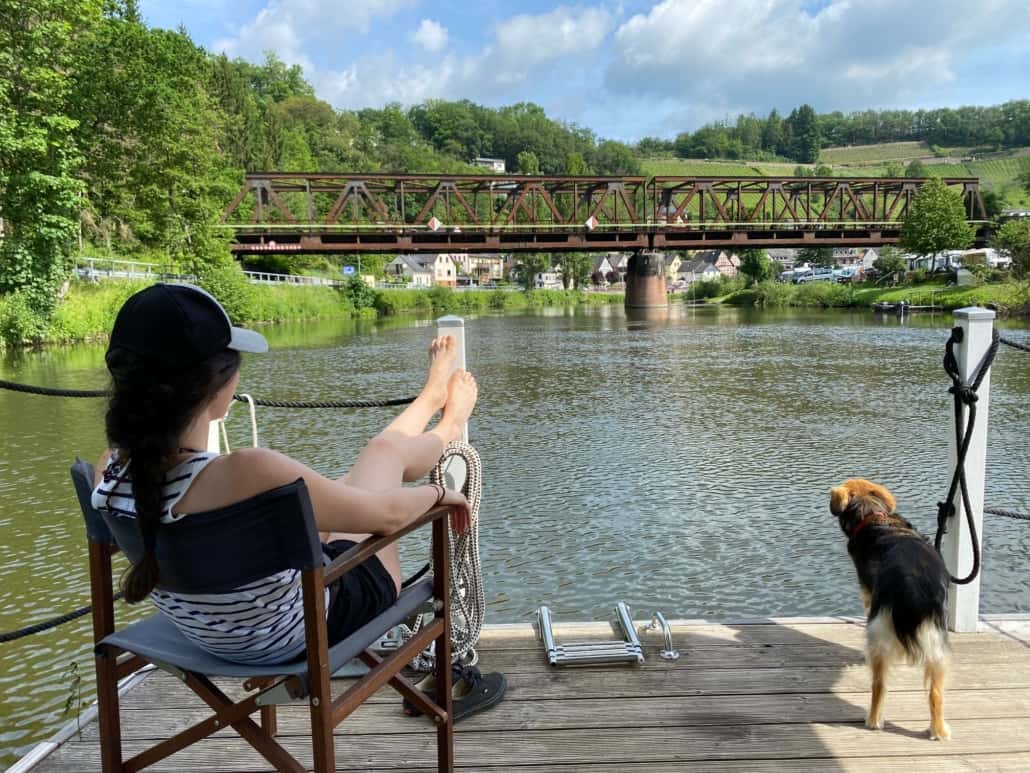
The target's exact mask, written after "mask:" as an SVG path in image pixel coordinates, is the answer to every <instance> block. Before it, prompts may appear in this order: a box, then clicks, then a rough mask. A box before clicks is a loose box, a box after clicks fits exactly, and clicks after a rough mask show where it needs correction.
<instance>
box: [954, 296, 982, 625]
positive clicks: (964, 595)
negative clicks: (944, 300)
mask: <svg viewBox="0 0 1030 773" xmlns="http://www.w3.org/2000/svg"><path fill="white" fill-rule="evenodd" d="M955 324H956V325H957V326H958V327H960V328H962V333H963V335H962V343H960V344H959V345H958V346H957V349H958V351H957V352H956V353H955V357H956V359H957V360H958V370H959V374H960V375H961V377H962V382H963V383H969V382H970V381H971V380H972V378H973V375H974V374H975V373H976V370H977V368H978V367H979V365H980V362H981V360H983V357H984V355H985V354H986V353H987V350H988V349H989V348H990V346H991V339H992V335H993V330H994V312H993V311H991V310H989V309H981V308H976V307H971V308H965V309H958V310H957V311H955ZM978 394H979V399H978V400H977V402H976V426H975V427H974V428H973V437H972V438H971V440H970V442H969V451H968V453H967V454H966V464H965V468H966V482H967V483H968V484H969V504H970V506H971V507H972V508H973V523H974V524H975V525H976V533H977V536H978V537H979V538H980V557H981V561H980V567H981V568H980V574H979V575H977V577H976V579H974V580H973V581H972V582H970V583H967V584H966V585H955V584H954V583H952V585H951V586H950V588H949V591H948V628H950V629H951V630H952V631H959V632H967V633H968V632H975V631H976V624H977V619H978V618H979V615H980V577H981V576H982V575H983V550H984V541H985V540H984V533H983V516H984V513H983V509H984V477H985V468H986V465H987V409H988V406H989V405H990V395H991V374H990V371H988V372H987V374H986V375H985V376H984V379H983V381H982V382H980V389H979V390H978ZM967 416H968V414H967V412H966V409H965V407H963V409H962V427H963V428H964V427H965V425H966V419H967ZM947 425H948V446H949V454H948V458H949V466H948V471H949V476H948V484H949V485H950V483H951V473H952V472H954V470H955V463H956V461H957V458H958V449H957V447H956V445H955V428H954V414H953V412H952V409H951V407H950V406H949V409H948V421H947ZM945 493H947V492H945ZM941 555H942V556H944V562H945V563H946V564H947V565H948V571H950V572H951V574H952V576H954V577H965V576H967V575H968V574H969V571H970V570H971V569H972V568H973V546H972V542H971V540H970V535H969V524H968V523H966V515H965V506H964V505H963V503H962V492H961V489H958V490H957V491H956V494H955V516H954V517H953V518H951V520H950V522H949V523H948V533H947V534H945V535H944V539H943V540H942V541H941Z"/></svg>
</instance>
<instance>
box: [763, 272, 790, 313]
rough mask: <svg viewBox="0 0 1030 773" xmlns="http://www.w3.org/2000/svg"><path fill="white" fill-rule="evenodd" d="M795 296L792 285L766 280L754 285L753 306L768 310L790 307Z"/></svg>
mask: <svg viewBox="0 0 1030 773" xmlns="http://www.w3.org/2000/svg"><path fill="white" fill-rule="evenodd" d="M796 295H797V293H796V288H795V286H794V285H791V284H787V283H785V282H776V281H774V280H771V279H767V280H766V281H764V282H759V283H758V284H757V285H755V305H756V306H764V307H769V308H779V307H782V306H790V305H791V304H792V303H793V302H794V297H795V296H796Z"/></svg>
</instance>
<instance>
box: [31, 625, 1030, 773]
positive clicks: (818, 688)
mask: <svg viewBox="0 0 1030 773" xmlns="http://www.w3.org/2000/svg"><path fill="white" fill-rule="evenodd" d="M672 625H673V632H674V643H675V645H676V647H677V648H678V649H679V650H680V651H681V652H682V657H681V658H680V659H679V660H678V661H674V662H666V661H663V660H660V659H659V658H658V654H657V653H658V650H659V649H660V647H659V646H658V645H659V644H660V643H661V636H660V634H655V633H653V632H652V633H649V634H648V635H647V637H642V641H643V642H644V644H645V646H646V648H647V653H648V658H647V662H646V664H644V665H643V666H639V667H634V666H611V667H606V668H580V669H551V668H549V667H548V665H547V662H546V659H545V658H544V654H543V649H542V647H541V645H540V643H539V642H538V641H537V640H536V639H535V638H534V636H533V633H532V631H531V630H530V627H529V626H528V625H520V626H497V627H491V628H488V629H487V631H485V632H484V635H483V637H482V639H481V642H480V644H481V647H480V653H481V665H482V667H483V668H484V670H501V671H504V672H505V673H506V674H507V675H508V681H509V691H508V695H507V698H506V700H505V701H504V702H502V703H501V704H499V705H498V706H496V707H495V708H493V709H491V710H489V711H487V712H484V713H482V714H480V715H477V716H474V717H471V718H469V719H467V720H465V721H464V722H462V723H461V724H459V725H458V726H457V732H456V742H455V753H456V758H457V761H458V767H459V769H460V770H462V771H469V772H471V771H476V772H477V773H480V772H481V773H486V772H487V771H489V772H490V773H499V771H514V772H515V773H520V772H521V773H571V771H588V772H592V773H601V772H602V771H605V772H607V771H620V772H621V771H626V773H673V772H674V771H676V772H678V771H684V770H697V771H706V772H707V771H712V772H713V773H719V772H721V771H756V770H762V771H764V770H790V771H863V772H864V771H904V772H905V773H908V772H909V771H914V770H918V771H924V770H933V771H943V770H949V771H951V770H961V771H994V770H1011V771H1015V770H1021V771H1026V770H1030V618H1027V617H1025V616H1024V617H1022V618H1017V617H1009V618H991V619H988V620H985V622H984V624H983V626H982V627H983V632H982V633H978V634H964V635H954V636H953V638H952V643H953V649H954V664H953V669H952V677H951V680H950V686H949V690H948V693H947V697H946V701H945V715H946V717H947V719H948V721H949V722H950V724H951V728H952V732H953V734H954V738H953V740H952V741H950V742H934V741H930V740H928V738H927V732H926V731H927V726H928V720H929V713H928V708H927V705H926V698H925V696H924V692H923V689H922V680H921V674H920V673H918V671H917V669H915V668H910V667H905V666H899V667H897V668H896V669H895V670H894V671H893V672H892V678H891V681H890V687H891V690H890V693H889V694H888V696H887V703H886V719H887V724H886V727H885V729H884V730H883V731H879V732H875V731H871V730H867V729H866V728H865V727H864V726H863V717H864V713H865V707H866V705H867V701H868V698H869V676H868V673H867V670H866V668H865V665H864V664H863V661H862V650H861V647H862V639H863V627H862V624H861V623H860V622H856V621H849V620H845V619H827V618H809V619H801V618H792V619H781V620H769V621H762V622H754V623H739V624H710V623H703V622H684V621H674V622H673V624H672ZM555 630H556V633H557V637H558V640H559V642H560V641H572V640H581V639H586V638H592V637H600V638H612V635H611V632H610V630H609V629H608V627H607V626H606V625H603V624H573V625H562V624H560V623H559V624H558V625H557V626H556V629H555ZM338 684H339V683H338ZM122 705H123V715H122V716H123V719H122V732H123V738H124V741H123V744H124V747H125V751H126V753H127V754H132V753H135V752H136V751H138V750H139V749H140V748H141V747H142V746H144V745H149V743H150V742H151V741H153V740H154V739H161V738H165V737H167V736H168V735H169V734H170V733H172V732H174V731H178V730H180V729H182V728H185V727H186V726H188V725H190V724H192V723H193V722H195V721H198V720H199V719H201V718H202V717H204V716H206V713H205V707H203V705H202V704H201V703H200V701H199V699H197V698H195V697H193V696H192V695H191V693H190V692H189V691H188V690H187V689H185V688H184V687H182V686H181V685H180V684H179V683H178V682H177V681H176V680H175V679H173V678H172V677H170V676H168V675H165V674H163V673H160V672H154V673H152V674H151V675H150V676H148V677H147V678H146V679H145V680H143V681H142V682H141V683H140V684H139V685H138V686H137V687H135V688H134V689H132V690H131V691H130V692H129V693H128V694H127V695H125V696H124V698H123V704H122ZM279 730H280V741H281V742H282V743H283V745H284V746H286V747H287V748H288V749H289V750H290V751H291V752H292V753H294V754H296V755H297V756H298V757H299V758H300V759H301V760H302V761H306V762H308V763H310V760H311V753H310V745H309V744H308V738H307V732H308V731H307V712H306V710H305V709H304V708H303V707H300V708H296V707H290V708H281V709H280V719H279ZM336 754H337V764H338V769H339V770H348V771H386V770H389V771H394V772H395V773H415V772H416V771H418V772H419V773H428V771H430V770H435V767H433V766H434V764H435V734H434V732H433V730H432V726H431V725H430V723H429V722H428V721H427V720H425V719H412V718H408V717H405V716H403V714H402V713H401V710H400V699H399V696H397V694H396V693H394V692H393V691H392V690H390V689H389V688H384V690H383V691H382V692H380V693H379V694H377V695H376V696H375V697H374V698H373V699H372V701H370V703H369V704H367V705H366V706H364V707H363V708H361V709H360V710H359V711H358V712H357V713H356V714H355V715H354V716H353V717H351V718H350V719H348V720H347V721H345V722H344V723H343V724H342V725H341V726H340V727H339V728H338V730H337V743H336ZM153 769H154V770H164V771H172V770H174V771H265V770H269V769H270V768H269V767H268V765H267V763H265V762H264V760H263V759H262V758H261V757H260V756H258V755H257V754H256V753H255V752H253V751H252V750H251V749H250V747H249V746H248V745H247V744H246V743H245V742H243V741H241V740H240V739H239V738H238V737H237V736H236V735H235V733H233V732H232V731H231V730H228V731H222V732H220V733H218V734H216V735H215V736H212V737H211V738H209V739H207V740H206V741H204V742H201V743H200V744H197V745H194V746H192V747H190V748H189V749H187V750H186V751H183V752H180V753H179V754H177V755H175V756H173V757H171V758H169V759H167V760H165V761H164V762H162V763H160V764H159V765H157V766H155V767H154V768H153ZM34 770H38V771H47V772H50V771H54V772H55V773H56V771H96V770H99V754H98V743H97V733H96V726H95V724H92V725H89V726H88V727H86V728H84V729H83V731H82V735H81V738H73V739H71V740H70V741H67V742H66V743H64V744H63V745H62V746H61V747H60V748H59V749H57V750H56V751H55V752H54V753H53V754H51V755H50V756H48V757H46V758H45V759H44V760H43V761H42V762H41V763H40V765H39V766H38V767H37V768H34Z"/></svg>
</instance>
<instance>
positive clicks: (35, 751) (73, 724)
mask: <svg viewBox="0 0 1030 773" xmlns="http://www.w3.org/2000/svg"><path fill="white" fill-rule="evenodd" d="M156 670H157V668H156V667H155V666H144V667H143V668H141V669H140V670H139V671H136V672H135V673H132V674H129V675H128V676H127V677H125V678H124V679H122V680H121V681H120V682H119V683H118V697H119V698H121V697H122V696H123V695H125V694H126V693H127V692H129V690H131V689H133V688H134V687H136V686H137V685H138V684H140V683H141V682H142V681H143V680H144V679H146V678H147V677H148V676H150V675H151V674H152V673H154V672H155V671H156ZM96 718H97V703H96V701H93V703H92V704H90V706H89V708H87V709H86V710H85V711H83V712H82V713H81V714H79V716H77V717H76V718H74V719H69V720H68V721H67V722H65V723H64V724H63V725H62V726H61V727H60V729H58V731H57V732H56V733H54V734H53V735H52V736H51V737H50V738H48V739H47V740H45V741H41V742H40V743H38V744H36V745H35V746H33V747H32V749H30V750H29V753H28V754H26V755H25V756H24V757H22V758H21V759H20V760H18V761H17V762H16V763H14V765H12V766H11V767H9V768H8V769H7V771H6V773H28V771H30V770H33V769H34V768H35V767H36V766H37V765H39V763H41V762H42V761H43V760H45V759H46V758H47V757H49V756H50V755H51V754H52V753H53V752H55V751H57V749H58V748H60V746H61V744H63V743H64V742H65V741H67V740H68V739H69V738H71V737H72V736H74V735H77V734H78V733H79V729H80V728H82V727H84V726H85V725H88V724H90V723H91V722H95V721H96Z"/></svg>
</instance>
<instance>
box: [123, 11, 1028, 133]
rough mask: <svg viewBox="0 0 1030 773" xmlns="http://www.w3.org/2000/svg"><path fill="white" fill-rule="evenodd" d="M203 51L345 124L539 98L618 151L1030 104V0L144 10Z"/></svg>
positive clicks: (556, 114) (152, 20)
mask: <svg viewBox="0 0 1030 773" xmlns="http://www.w3.org/2000/svg"><path fill="white" fill-rule="evenodd" d="M141 8H142V11H143V15H144V17H145V18H146V20H147V22H148V23H149V24H151V25H152V26H159V27H170V28H174V27H177V26H179V25H180V24H182V25H184V26H185V27H186V29H187V30H188V31H189V33H190V35H191V36H192V37H193V39H194V40H195V41H196V42H197V43H199V44H200V45H202V46H204V47H205V48H208V49H209V50H213V51H224V52H226V53H227V54H229V55H230V56H234V57H235V56H239V57H243V58H245V59H248V60H252V61H260V60H261V59H262V58H263V52H264V51H267V50H273V51H275V53H276V54H277V55H278V56H279V57H280V58H282V59H284V60H285V61H287V62H289V63H291V64H299V65H301V66H302V67H303V68H304V71H305V74H306V76H307V78H308V80H309V81H311V83H312V84H313V85H314V86H315V90H316V92H317V93H318V95H319V96H320V97H322V98H323V99H325V100H326V101H328V102H329V103H331V104H332V105H334V106H335V107H338V108H341V109H344V108H345V109H354V108H361V107H380V106H382V105H383V104H385V103H386V102H389V101H396V102H401V103H403V104H406V105H407V104H414V103H417V102H421V101H423V100H424V99H430V98H442V99H471V100H473V101H475V102H479V103H481V104H486V105H491V106H497V105H505V104H512V103H514V102H520V101H532V102H536V103H538V104H540V105H543V106H544V108H546V110H547V112H548V114H550V115H552V116H553V117H556V118H560V119H562V120H565V121H569V122H573V123H577V124H580V125H583V126H587V127H589V128H591V129H592V130H594V132H596V133H597V134H598V135H599V136H601V137H607V138H614V139H621V140H627V141H633V140H637V139H639V138H640V137H643V136H646V135H656V136H661V137H673V136H675V135H676V134H677V133H678V132H680V131H684V130H692V129H696V128H697V127H698V126H700V125H702V124H704V123H707V122H709V121H713V120H721V119H724V118H732V117H734V116H735V115H737V114H738V113H741V112H755V113H757V114H759V115H766V114H767V113H768V112H769V110H770V109H772V108H774V107H775V108H777V109H779V110H780V111H781V112H787V111H789V110H790V109H791V108H792V107H794V106H796V105H799V104H802V103H804V102H807V103H809V104H811V105H813V106H814V107H815V108H816V110H817V111H819V112H827V111H830V110H844V111H851V110H860V109H865V108H878V109H883V108H908V109H915V108H931V107H955V106H958V105H964V104H981V105H982V104H996V103H999V102H1004V101H1006V100H1009V99H1024V98H1028V97H1030V93H1028V92H1030V86H1028V83H1030V13H1028V12H1027V10H1026V3H1025V0H979V2H977V3H975V4H974V3H971V2H968V0H966V1H958V0H938V1H937V2H929V1H928V0H664V1H663V2H645V0H626V1H624V2H616V1H614V0H613V1H611V2H607V1H600V2H583V3H574V4H566V3H559V2H554V1H553V0H552V1H550V2H545V1H544V0H519V1H517V2H513V1H512V0H507V1H504V0H478V1H477V2H457V0H435V1H433V2H430V1H429V0H180V1H179V2H176V3H170V2H167V1H165V2H160V1H159V0H142V3H141Z"/></svg>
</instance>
